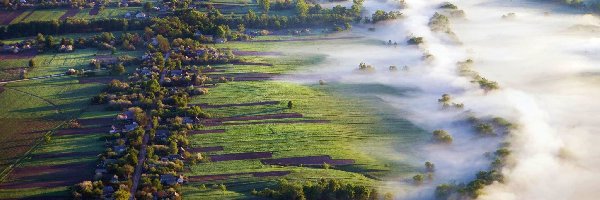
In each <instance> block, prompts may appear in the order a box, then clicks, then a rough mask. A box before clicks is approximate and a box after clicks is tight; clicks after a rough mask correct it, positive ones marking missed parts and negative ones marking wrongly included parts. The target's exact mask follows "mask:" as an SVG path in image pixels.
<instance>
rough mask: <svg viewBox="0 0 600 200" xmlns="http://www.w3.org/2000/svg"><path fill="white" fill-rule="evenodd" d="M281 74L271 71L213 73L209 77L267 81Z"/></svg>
mask: <svg viewBox="0 0 600 200" xmlns="http://www.w3.org/2000/svg"><path fill="white" fill-rule="evenodd" d="M277 75H279V74H271V73H229V74H213V75H210V76H209V77H210V78H212V79H219V78H221V77H225V78H227V79H231V78H233V81H266V80H271V79H273V78H274V77H275V76H277Z"/></svg>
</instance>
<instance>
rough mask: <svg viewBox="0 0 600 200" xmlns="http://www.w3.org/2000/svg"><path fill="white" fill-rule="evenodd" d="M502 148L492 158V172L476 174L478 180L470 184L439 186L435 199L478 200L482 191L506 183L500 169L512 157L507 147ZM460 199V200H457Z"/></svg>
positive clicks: (486, 171)
mask: <svg viewBox="0 0 600 200" xmlns="http://www.w3.org/2000/svg"><path fill="white" fill-rule="evenodd" d="M505 146H506V145H504V146H503V147H500V148H499V149H498V150H496V152H494V154H493V155H494V156H493V158H492V160H493V162H492V164H491V169H490V170H485V171H479V172H477V174H476V178H475V179H474V180H472V181H470V182H468V183H466V184H465V183H461V184H456V183H454V182H453V183H448V184H441V185H438V186H437V187H436V189H435V197H436V198H437V199H449V198H451V197H452V196H454V197H452V198H453V199H461V198H471V199H476V198H477V197H478V196H479V195H481V190H482V189H483V188H484V187H485V186H487V185H491V184H492V183H494V182H500V183H502V182H504V176H503V175H502V174H501V172H500V169H501V168H502V167H503V166H504V165H505V163H506V159H507V157H508V156H509V155H510V153H511V152H510V151H509V150H508V149H507V148H506V147H505ZM457 197H458V198H457Z"/></svg>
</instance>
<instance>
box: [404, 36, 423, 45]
mask: <svg viewBox="0 0 600 200" xmlns="http://www.w3.org/2000/svg"><path fill="white" fill-rule="evenodd" d="M424 42H425V40H424V39H423V37H415V36H413V37H410V38H409V39H408V41H406V43H407V44H409V45H420V44H423V43H424Z"/></svg>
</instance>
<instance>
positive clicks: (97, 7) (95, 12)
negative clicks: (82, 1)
mask: <svg viewBox="0 0 600 200" xmlns="http://www.w3.org/2000/svg"><path fill="white" fill-rule="evenodd" d="M99 12H100V6H98V5H96V6H94V8H92V9H91V10H90V13H89V14H90V15H97V14H98V13H99Z"/></svg>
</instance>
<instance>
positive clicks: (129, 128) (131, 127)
mask: <svg viewBox="0 0 600 200" xmlns="http://www.w3.org/2000/svg"><path fill="white" fill-rule="evenodd" d="M137 127H138V123H137V122H133V123H131V124H129V125H125V127H124V128H123V132H130V131H134V130H135V129H136V128H137Z"/></svg>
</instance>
